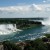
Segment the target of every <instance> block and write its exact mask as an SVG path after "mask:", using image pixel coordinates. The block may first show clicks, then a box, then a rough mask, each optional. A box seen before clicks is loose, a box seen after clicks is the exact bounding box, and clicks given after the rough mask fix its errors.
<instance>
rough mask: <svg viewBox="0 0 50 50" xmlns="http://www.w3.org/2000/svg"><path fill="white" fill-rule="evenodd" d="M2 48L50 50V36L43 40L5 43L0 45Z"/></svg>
mask: <svg viewBox="0 0 50 50" xmlns="http://www.w3.org/2000/svg"><path fill="white" fill-rule="evenodd" d="M0 47H1V48H2V49H4V50H50V34H45V35H44V36H43V37H42V38H37V39H35V40H26V41H23V42H16V43H14V42H11V41H4V42H2V43H0Z"/></svg>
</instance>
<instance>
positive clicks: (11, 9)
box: [0, 0, 50, 18]
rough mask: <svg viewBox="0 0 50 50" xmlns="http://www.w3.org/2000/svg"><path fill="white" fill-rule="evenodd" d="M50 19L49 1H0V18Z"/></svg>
mask: <svg viewBox="0 0 50 50" xmlns="http://www.w3.org/2000/svg"><path fill="white" fill-rule="evenodd" d="M21 17H50V0H0V18H21Z"/></svg>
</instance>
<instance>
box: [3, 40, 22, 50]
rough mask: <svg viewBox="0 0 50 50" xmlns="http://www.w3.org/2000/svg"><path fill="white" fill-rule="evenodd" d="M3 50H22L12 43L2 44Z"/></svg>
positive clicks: (5, 42)
mask: <svg viewBox="0 0 50 50" xmlns="http://www.w3.org/2000/svg"><path fill="white" fill-rule="evenodd" d="M3 46H4V50H22V49H21V47H19V46H16V45H15V44H14V43H12V42H9V41H4V42H3Z"/></svg>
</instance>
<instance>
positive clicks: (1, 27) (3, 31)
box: [0, 24, 21, 35]
mask: <svg viewBox="0 0 50 50" xmlns="http://www.w3.org/2000/svg"><path fill="white" fill-rule="evenodd" d="M16 31H21V30H19V29H17V28H16V24H0V35H8V34H10V33H13V32H16Z"/></svg>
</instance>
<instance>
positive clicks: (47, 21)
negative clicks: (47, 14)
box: [41, 18, 50, 26]
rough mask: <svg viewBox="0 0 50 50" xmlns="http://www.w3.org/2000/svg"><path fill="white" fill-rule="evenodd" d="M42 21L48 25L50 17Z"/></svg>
mask: <svg viewBox="0 0 50 50" xmlns="http://www.w3.org/2000/svg"><path fill="white" fill-rule="evenodd" d="M41 22H42V24H43V25H45V26H48V25H50V18H47V19H44V20H43V21H41Z"/></svg>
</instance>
